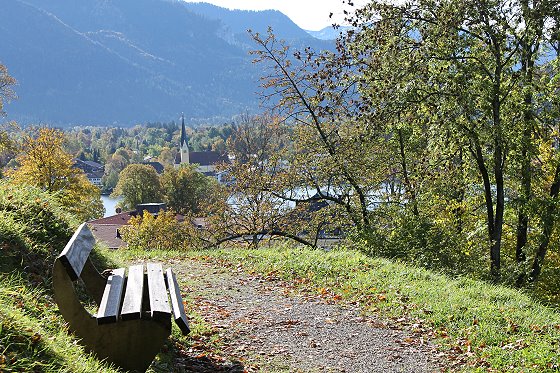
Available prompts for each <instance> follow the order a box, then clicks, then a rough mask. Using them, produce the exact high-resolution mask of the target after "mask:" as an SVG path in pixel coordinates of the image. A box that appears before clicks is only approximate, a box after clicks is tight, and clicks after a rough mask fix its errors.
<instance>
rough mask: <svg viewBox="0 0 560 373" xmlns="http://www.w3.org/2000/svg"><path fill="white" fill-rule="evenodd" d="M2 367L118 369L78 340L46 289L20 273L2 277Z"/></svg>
mask: <svg viewBox="0 0 560 373" xmlns="http://www.w3.org/2000/svg"><path fill="white" fill-rule="evenodd" d="M0 371H2V372H84V373H86V372H106V373H109V372H117V370H115V369H112V368H111V367H109V366H108V365H107V364H103V363H101V362H100V361H99V360H97V359H96V358H94V357H93V356H91V355H90V354H88V353H86V352H85V351H84V349H83V348H82V347H81V346H80V345H79V344H77V343H76V341H75V339H74V338H72V337H71V336H70V335H69V334H68V330H67V329H66V327H65V324H64V320H62V318H61V317H60V315H59V314H58V312H57V309H56V306H55V305H54V304H53V303H52V300H51V298H50V296H49V295H48V294H46V293H45V291H44V290H42V289H41V288H34V287H30V286H29V285H28V284H27V283H26V282H25V281H24V280H22V279H21V278H20V277H18V276H17V275H12V276H2V278H0Z"/></svg>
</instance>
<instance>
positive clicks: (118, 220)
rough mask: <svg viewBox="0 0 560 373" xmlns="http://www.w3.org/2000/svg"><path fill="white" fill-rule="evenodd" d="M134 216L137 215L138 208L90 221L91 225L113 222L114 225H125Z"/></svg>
mask: <svg viewBox="0 0 560 373" xmlns="http://www.w3.org/2000/svg"><path fill="white" fill-rule="evenodd" d="M133 216H136V210H134V211H126V212H121V213H120V214H116V215H111V216H107V217H105V218H101V219H95V220H90V221H89V222H88V223H89V224H90V225H97V224H113V225H125V224H128V221H129V220H130V218H132V217H133Z"/></svg>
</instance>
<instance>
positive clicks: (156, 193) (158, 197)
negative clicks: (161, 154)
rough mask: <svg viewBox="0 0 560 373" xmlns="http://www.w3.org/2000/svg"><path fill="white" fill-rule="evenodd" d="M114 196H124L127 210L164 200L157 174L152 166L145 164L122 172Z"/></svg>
mask: <svg viewBox="0 0 560 373" xmlns="http://www.w3.org/2000/svg"><path fill="white" fill-rule="evenodd" d="M112 195H114V196H122V197H123V202H122V205H123V207H124V208H126V209H134V208H135V207H136V205H138V204H141V203H151V202H161V201H162V200H163V194H162V190H161V184H160V180H159V176H158V174H157V172H156V171H155V170H154V168H153V167H152V166H149V165H143V164H131V165H128V166H127V167H126V168H125V169H124V170H122V171H121V173H120V175H119V181H118V183H117V186H116V187H115V190H114V191H113V194H112Z"/></svg>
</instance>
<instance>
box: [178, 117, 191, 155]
mask: <svg viewBox="0 0 560 373" xmlns="http://www.w3.org/2000/svg"><path fill="white" fill-rule="evenodd" d="M179 151H180V152H181V164H183V163H186V164H189V146H188V139H187V131H186V130H185V115H184V114H181V144H180V145H179Z"/></svg>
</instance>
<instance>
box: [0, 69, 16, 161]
mask: <svg viewBox="0 0 560 373" xmlns="http://www.w3.org/2000/svg"><path fill="white" fill-rule="evenodd" d="M15 84H16V80H15V79H14V78H13V77H11V76H10V75H9V74H8V69H7V68H6V66H4V65H2V64H1V63H0V118H1V117H4V116H5V115H6V113H5V112H4V102H6V101H8V102H9V101H10V100H11V99H14V98H16V95H15V92H14V91H13V89H12V86H14V85H15ZM8 127H12V128H14V127H16V125H15V123H9V124H8ZM14 150H15V143H14V141H13V140H12V138H11V137H10V135H9V131H8V129H6V128H2V129H0V152H12V151H14Z"/></svg>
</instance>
